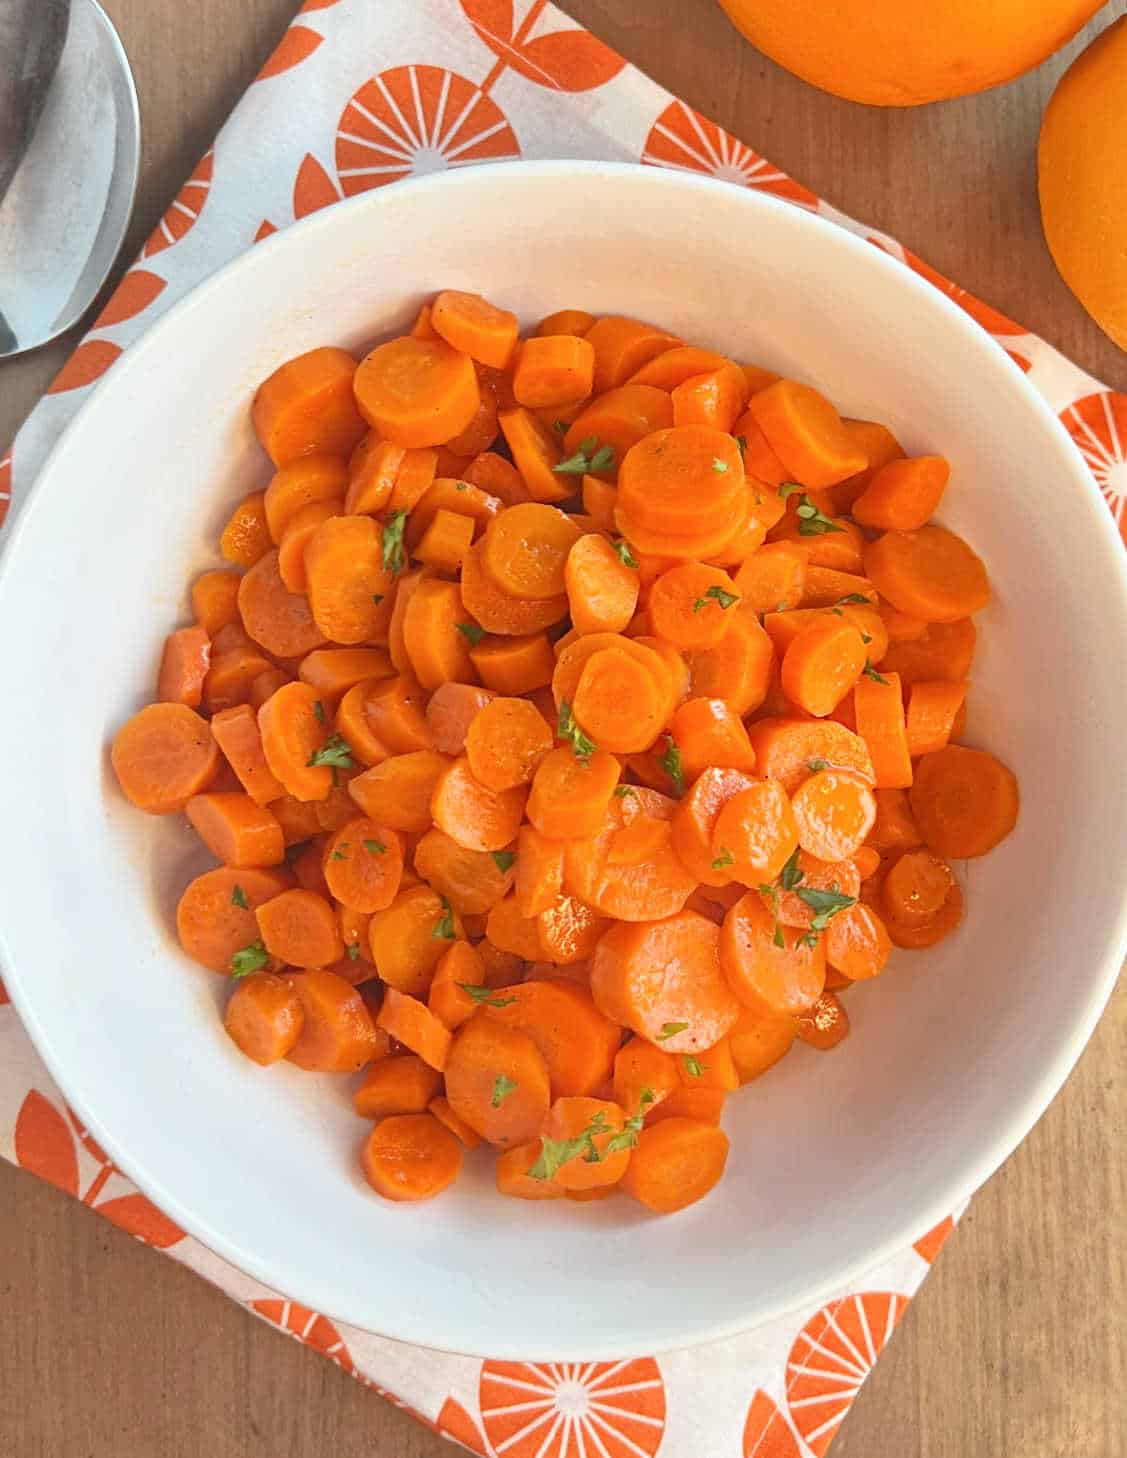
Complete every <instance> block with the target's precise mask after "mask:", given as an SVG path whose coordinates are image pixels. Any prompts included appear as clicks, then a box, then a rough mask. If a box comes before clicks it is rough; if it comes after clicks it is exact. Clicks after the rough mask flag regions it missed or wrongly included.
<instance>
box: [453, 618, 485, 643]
mask: <svg viewBox="0 0 1127 1458" xmlns="http://www.w3.org/2000/svg"><path fill="white" fill-rule="evenodd" d="M455 626H456V627H457V629H458V632H459V633H461V634H462V636H463V637H464V638H468V639H469V641H470V645H471V646H472V647H474V648H476V647H477V645H478V644H479V643H480V642H481V640H482V639H483V638H484V637H485V629H484V628H479V627H478V625H477V624H476V623H457V624H456V625H455Z"/></svg>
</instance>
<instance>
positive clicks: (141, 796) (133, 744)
mask: <svg viewBox="0 0 1127 1458" xmlns="http://www.w3.org/2000/svg"><path fill="white" fill-rule="evenodd" d="M110 760H111V763H112V764H113V768H114V773H115V774H116V775H117V781H118V784H119V785H120V786H121V790H122V793H123V794H124V795H125V797H126V799H128V800H131V801H132V803H133V804H134V805H136V806H137V808H138V809H139V810H144V811H146V812H147V813H148V814H150V815H174V814H176V812H177V811H179V810H183V808H184V806H185V805H186V804H187V803H188V801H189V800H190V799H191V798H192V796H193V795H198V794H199V793H200V791H201V790H204V789H206V787H207V786H208V784H209V783H210V782H211V781H212V780H213V779H214V778H215V775H216V773H217V771H218V769H219V749H218V747H217V745H216V743H215V740H214V739H213V738H212V737H211V731H210V729H209V728H208V725H207V720H206V719H202V718H201V717H200V716H199V714H197V713H196V712H195V710H194V709H189V708H188V707H187V705H185V704H149V705H148V706H147V707H146V708H144V709H141V710H140V711H139V712H138V713H136V714H134V715H133V717H132V719H129V720H128V721H127V722H126V723H124V724H123V725H122V726H121V728H120V729H119V730H118V731H117V734H116V735H115V736H114V741H113V747H112V749H111V750H110Z"/></svg>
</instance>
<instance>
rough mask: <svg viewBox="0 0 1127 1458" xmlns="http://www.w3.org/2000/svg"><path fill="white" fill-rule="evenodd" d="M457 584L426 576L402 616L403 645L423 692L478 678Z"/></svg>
mask: <svg viewBox="0 0 1127 1458" xmlns="http://www.w3.org/2000/svg"><path fill="white" fill-rule="evenodd" d="M473 626H474V625H473V624H472V623H471V622H470V621H469V618H468V617H467V614H466V609H465V606H464V604H463V602H462V595H461V593H460V592H459V591H458V584H457V583H456V582H444V581H442V580H441V579H439V578H437V577H424V578H423V579H422V580H421V581H419V582H418V583H417V584H416V586H415V590H414V591H413V592H412V593H411V596H410V598H409V599H408V602H407V606H406V609H405V610H404V613H403V643H404V647H405V649H406V652H407V657H408V659H409V660H410V664H411V668H412V670H413V672H414V675H415V677H416V678H417V679H418V681H419V683H420V684H421V686H422V687H423V688H424V689H436V688H438V687H440V685H442V684H444V683H447V682H449V681H450V680H455V681H458V682H463V683H465V682H472V681H473V680H474V679H475V678H476V677H477V674H476V671H475V669H474V666H473V663H472V662H471V661H470V654H469V644H470V640H469V637H468V636H467V634H466V633H465V632H463V631H462V630H463V628H467V627H468V628H470V629H471V630H472V628H473Z"/></svg>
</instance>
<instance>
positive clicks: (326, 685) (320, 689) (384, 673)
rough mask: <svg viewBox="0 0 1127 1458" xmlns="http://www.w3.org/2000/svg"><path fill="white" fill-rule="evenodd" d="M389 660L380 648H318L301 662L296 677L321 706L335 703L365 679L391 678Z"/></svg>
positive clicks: (391, 671)
mask: <svg viewBox="0 0 1127 1458" xmlns="http://www.w3.org/2000/svg"><path fill="white" fill-rule="evenodd" d="M394 674H395V670H394V668H393V667H392V664H391V659H390V658H389V657H388V655H387V652H386V651H385V650H384V649H383V648H318V649H317V650H315V651H314V652H313V653H309V654H307V655H306V656H305V657H304V658H303V659H302V660H301V666H300V667H299V668H298V676H299V677H300V679H301V681H302V683H307V684H308V685H309V687H310V688H311V689H313V690H314V692H315V693H316V694H317V695H318V696H319V698H320V699H321V702H322V703H324V704H335V703H336V702H337V701H338V700H339V699H341V698H343V697H344V695H345V694H346V693H347V692H348V690H349V689H350V688H353V687H354V686H355V685H356V684H358V683H363V682H364V681H365V680H366V679H376V678H391V677H393V676H394Z"/></svg>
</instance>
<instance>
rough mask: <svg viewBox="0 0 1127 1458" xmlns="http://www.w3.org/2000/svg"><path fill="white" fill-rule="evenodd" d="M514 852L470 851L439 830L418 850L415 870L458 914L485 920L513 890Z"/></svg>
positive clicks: (424, 838)
mask: <svg viewBox="0 0 1127 1458" xmlns="http://www.w3.org/2000/svg"><path fill="white" fill-rule="evenodd" d="M513 855H514V853H513V852H512V851H511V850H502V851H489V852H486V851H479V850H468V849H467V848H466V847H465V846H463V845H459V844H458V842H457V841H455V840H452V839H451V838H450V836H448V835H447V834H446V832H445V831H443V830H439V829H438V827H437V826H435V827H434V829H432V830H428V831H427V833H426V834H425V835H424V836H422V838H421V839H420V840H419V842H418V844H417V845H416V846H415V870H416V871H417V872H418V874H419V875H420V876H422V878H423V879H424V880H425V881H426V882H427V884H428V885H429V886H430V887H431V888H432V889H433V890H435V891H437V892H438V894H439V895H440V896H445V897H446V899H447V901H449V902H450V905H451V906H452V907H453V908H454V910H455V911H458V912H461V913H462V914H463V915H464V916H467V917H471V916H483V915H484V914H485V913H486V912H487V911H489V910H490V909H491V908H492V907H494V906H496V905H497V903H498V902H499V901H501V900H503V899H504V897H506V896H507V895H508V894H509V892H510V891H511V890H512V888H513V881H514V879H515V873H514V871H513Z"/></svg>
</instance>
